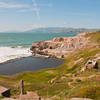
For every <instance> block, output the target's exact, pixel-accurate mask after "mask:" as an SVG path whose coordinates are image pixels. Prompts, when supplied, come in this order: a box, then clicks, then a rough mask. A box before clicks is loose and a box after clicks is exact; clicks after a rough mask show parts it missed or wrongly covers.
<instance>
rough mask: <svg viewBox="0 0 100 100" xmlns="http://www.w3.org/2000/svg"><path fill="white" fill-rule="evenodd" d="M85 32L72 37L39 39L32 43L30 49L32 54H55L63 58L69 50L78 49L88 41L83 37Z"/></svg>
mask: <svg viewBox="0 0 100 100" xmlns="http://www.w3.org/2000/svg"><path fill="white" fill-rule="evenodd" d="M86 34H87V33H81V34H78V35H77V36H74V37H56V38H53V39H52V40H48V41H41V42H36V43H33V44H32V47H31V50H32V53H33V54H40V55H48V56H55V57H57V58H64V57H66V56H67V55H68V54H69V53H70V52H72V51H74V50H79V49H81V48H83V47H84V46H86V45H87V44H88V43H89V40H88V38H86V37H85V35H86Z"/></svg>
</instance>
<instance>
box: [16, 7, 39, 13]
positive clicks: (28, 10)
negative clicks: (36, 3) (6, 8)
mask: <svg viewBox="0 0 100 100" xmlns="http://www.w3.org/2000/svg"><path fill="white" fill-rule="evenodd" d="M37 10H39V9H37V8H28V9H20V10H18V11H17V12H20V13H24V12H33V11H37Z"/></svg>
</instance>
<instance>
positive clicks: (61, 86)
mask: <svg viewBox="0 0 100 100" xmlns="http://www.w3.org/2000/svg"><path fill="white" fill-rule="evenodd" d="M86 37H89V39H90V40H91V44H92V43H93V44H94V45H93V46H87V47H86V48H83V49H82V50H77V51H75V52H73V53H71V54H70V55H69V56H68V57H67V58H66V59H64V60H65V63H64V64H63V65H61V66H59V67H58V68H53V69H46V70H41V71H38V72H25V73H22V74H17V75H14V76H0V85H2V86H5V87H10V88H11V94H12V97H17V96H18V95H19V94H20V91H19V82H20V80H24V81H25V91H36V92H37V93H38V94H39V95H40V96H42V97H50V98H52V100H53V99H54V100H64V98H71V97H86V98H91V99H93V100H100V97H99V96H100V72H99V69H90V70H86V71H84V72H80V69H81V68H82V67H84V65H85V64H86V62H87V61H88V60H89V59H94V58H96V57H99V55H100V48H99V44H97V43H100V32H96V33H91V34H87V35H86ZM98 66H99V67H100V60H98Z"/></svg>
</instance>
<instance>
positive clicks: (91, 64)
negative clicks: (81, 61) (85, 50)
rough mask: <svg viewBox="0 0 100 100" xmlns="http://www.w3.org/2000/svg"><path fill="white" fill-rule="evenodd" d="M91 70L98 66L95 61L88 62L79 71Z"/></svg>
mask: <svg viewBox="0 0 100 100" xmlns="http://www.w3.org/2000/svg"><path fill="white" fill-rule="evenodd" d="M92 68H98V64H97V61H96V60H89V61H88V62H87V63H86V65H85V66H84V67H83V68H82V69H81V72H82V71H85V70H86V69H92Z"/></svg>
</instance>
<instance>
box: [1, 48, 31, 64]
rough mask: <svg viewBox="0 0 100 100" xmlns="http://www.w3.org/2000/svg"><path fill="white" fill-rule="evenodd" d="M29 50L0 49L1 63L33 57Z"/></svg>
mask: <svg viewBox="0 0 100 100" xmlns="http://www.w3.org/2000/svg"><path fill="white" fill-rule="evenodd" d="M31 55H32V54H31V51H30V49H29V48H22V47H16V48H12V47H0V63H4V62H7V61H9V60H12V59H17V58H22V57H28V56H31Z"/></svg>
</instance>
